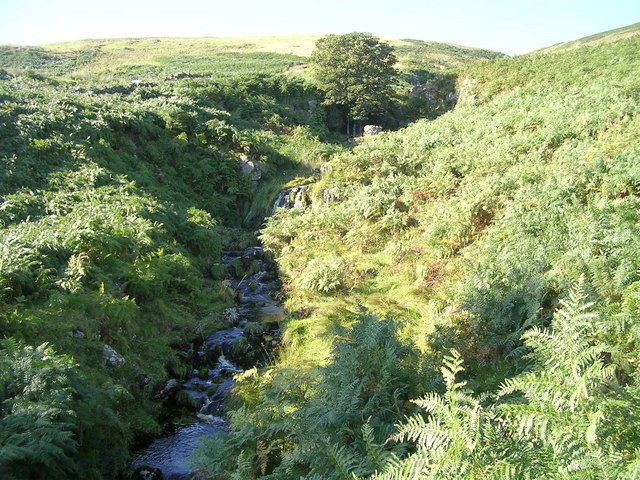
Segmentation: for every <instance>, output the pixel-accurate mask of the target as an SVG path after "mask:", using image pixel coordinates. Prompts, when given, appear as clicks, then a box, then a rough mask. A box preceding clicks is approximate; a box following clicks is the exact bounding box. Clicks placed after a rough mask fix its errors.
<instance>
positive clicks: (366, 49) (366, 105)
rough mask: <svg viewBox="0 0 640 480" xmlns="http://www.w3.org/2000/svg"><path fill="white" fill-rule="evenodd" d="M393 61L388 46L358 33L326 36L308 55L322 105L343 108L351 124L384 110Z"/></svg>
mask: <svg viewBox="0 0 640 480" xmlns="http://www.w3.org/2000/svg"><path fill="white" fill-rule="evenodd" d="M396 61H397V59H396V57H395V55H394V54H393V49H392V47H391V46H390V45H389V44H388V43H386V42H383V41H381V40H380V39H379V38H377V37H374V36H373V35H371V34H369V33H359V32H354V33H348V34H346V35H327V36H325V37H323V38H321V39H320V40H318V41H317V42H316V48H315V50H314V51H313V53H312V54H311V65H312V67H313V74H314V77H315V79H316V81H317V82H318V85H319V87H320V89H322V90H323V91H324V92H325V95H326V97H325V102H324V103H325V104H327V105H339V106H343V107H345V108H346V109H347V117H348V118H350V119H352V120H365V119H368V118H371V116H375V115H380V114H381V113H383V112H384V111H385V110H386V108H387V106H388V103H389V99H390V97H391V96H392V95H393V85H394V83H395V81H396V78H397V72H396V70H395V68H394V65H395V63H396Z"/></svg>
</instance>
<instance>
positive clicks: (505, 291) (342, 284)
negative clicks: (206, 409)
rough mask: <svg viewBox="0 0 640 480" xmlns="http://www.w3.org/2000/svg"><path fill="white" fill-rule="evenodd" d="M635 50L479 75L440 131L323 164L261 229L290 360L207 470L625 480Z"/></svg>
mask: <svg viewBox="0 0 640 480" xmlns="http://www.w3.org/2000/svg"><path fill="white" fill-rule="evenodd" d="M638 51H640V37H638V36H634V37H631V38H626V39H621V40H617V41H613V42H607V43H603V44H601V45H597V46H593V47H590V48H577V49H572V50H569V51H567V52H563V53H557V54H553V55H544V56H522V57H519V58H515V59H504V60H498V61H494V62H491V63H483V64H480V65H477V66H471V67H469V68H466V69H464V70H463V71H462V72H461V75H460V80H459V87H460V88H461V89H462V90H464V92H461V101H459V103H458V105H457V106H456V108H455V109H454V110H453V111H451V112H449V113H447V114H445V115H443V116H441V117H439V118H437V119H436V120H434V121H431V122H429V121H419V122H416V123H415V124H413V125H411V126H409V127H407V128H406V129H403V130H401V131H399V132H395V133H388V134H383V135H380V136H378V137H374V138H371V139H368V140H367V141H365V142H364V143H363V144H362V145H361V146H358V147H356V148H355V149H353V150H352V151H349V152H344V153H343V154H340V155H337V156H334V157H333V158H332V160H331V161H330V162H329V164H328V165H327V166H325V167H324V168H323V175H322V177H321V179H320V180H319V181H318V182H317V183H316V184H315V185H314V186H312V197H313V203H312V207H311V208H308V209H304V210H303V209H297V210H290V211H281V212H279V213H278V214H277V215H275V216H274V217H271V218H270V219H269V221H268V222H267V225H266V228H265V229H263V232H262V241H263V243H264V245H265V246H266V247H268V248H269V249H270V250H271V251H273V252H274V255H275V256H276V257H277V259H278V262H279V265H280V267H281V269H282V272H283V275H284V278H285V290H286V291H287V293H288V300H287V303H286V306H287V309H288V311H289V312H290V314H291V320H290V321H289V322H288V323H287V325H286V330H285V333H284V336H285V339H286V346H285V348H284V351H283V352H282V353H281V354H280V356H279V359H278V361H277V362H276V363H275V365H274V366H273V367H271V368H269V369H268V370H266V371H264V372H262V373H261V374H255V375H254V376H253V377H251V378H249V379H245V380H244V382H243V383H242V384H241V385H240V386H239V389H238V395H239V397H240V398H241V399H242V402H243V404H244V407H243V408H241V409H239V410H237V411H236V412H235V413H234V414H233V417H232V418H233V423H232V433H231V435H230V436H229V437H228V438H226V439H225V440H224V442H223V444H222V446H221V445H217V446H216V448H205V449H203V451H202V454H201V459H200V464H201V465H202V466H203V468H205V469H206V471H207V472H209V474H210V475H211V476H215V475H217V474H224V473H225V472H236V474H237V475H239V476H240V477H245V478H250V477H253V476H254V475H255V476H256V477H259V478H301V477H302V478H347V476H348V475H351V474H353V475H355V476H356V477H357V478H368V477H369V476H370V475H372V474H374V472H378V474H377V475H374V476H373V478H421V479H427V478H434V479H442V478H450V479H463V478H468V479H475V478H496V479H498V478H500V479H503V478H540V479H544V478H635V475H636V474H637V467H638V462H639V461H640V459H639V457H638V450H637V446H638V445H639V443H638V442H639V441H640V438H638V435H637V432H638V431H639V430H638V428H637V427H638V425H639V422H640V420H639V417H638V416H637V414H636V413H634V412H636V411H637V406H638V404H639V401H638V400H639V399H640V397H639V396H638V385H639V383H638V379H639V378H638V374H639V373H638V369H637V366H638V365H637V360H638V358H639V354H640V352H639V351H638V345H639V344H638V343H637V338H638V334H640V330H638V325H640V323H639V322H638V320H639V318H638V309H637V306H638V300H639V297H638V291H639V290H638V287H639V285H640V283H639V282H640V276H639V275H640V263H638V258H639V257H638V252H639V251H640V243H639V241H638V239H640V231H639V225H640V203H639V202H640V200H639V199H640V190H639V184H638V178H640V177H639V173H640V172H639V171H638V165H639V163H638V159H639V158H640V144H639V143H638V138H639V134H640V109H639V105H640V102H639V100H640V97H639V96H638V94H639V92H640V83H639V82H640V81H639V79H640V57H638V55H637V52H638ZM418 407H420V408H418ZM394 432H395V433H394ZM267 473H268V474H269V475H266V474H267ZM261 475H264V477H263V476H261Z"/></svg>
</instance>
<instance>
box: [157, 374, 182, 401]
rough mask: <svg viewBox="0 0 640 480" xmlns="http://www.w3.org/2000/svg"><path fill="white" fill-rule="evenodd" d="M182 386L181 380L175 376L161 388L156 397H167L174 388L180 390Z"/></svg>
mask: <svg viewBox="0 0 640 480" xmlns="http://www.w3.org/2000/svg"><path fill="white" fill-rule="evenodd" d="M180 388H181V385H180V382H178V380H176V379H175V378H172V379H171V380H169V381H168V382H167V384H166V385H165V386H164V388H163V389H162V390H160V393H159V394H158V395H156V398H165V397H167V396H168V395H169V393H171V392H173V391H174V390H179V389H180Z"/></svg>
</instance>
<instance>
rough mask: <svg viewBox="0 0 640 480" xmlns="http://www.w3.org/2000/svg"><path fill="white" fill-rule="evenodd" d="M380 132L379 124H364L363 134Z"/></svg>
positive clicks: (367, 135)
mask: <svg viewBox="0 0 640 480" xmlns="http://www.w3.org/2000/svg"><path fill="white" fill-rule="evenodd" d="M381 132H382V127H381V126H380V125H365V126H364V136H365V137H370V136H371V135H378V134H379V133H381Z"/></svg>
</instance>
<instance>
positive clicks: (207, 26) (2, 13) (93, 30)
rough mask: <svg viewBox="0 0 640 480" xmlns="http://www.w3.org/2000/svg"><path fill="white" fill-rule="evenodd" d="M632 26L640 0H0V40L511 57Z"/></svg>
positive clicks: (639, 11) (639, 19) (638, 16)
mask: <svg viewBox="0 0 640 480" xmlns="http://www.w3.org/2000/svg"><path fill="white" fill-rule="evenodd" d="M636 22H640V0H320V1H315V0H313V1H306V0H171V1H166V0H152V1H150V0H110V1H93V0H0V44H13V45H40V44H44V43H53V42H62V41H71V40H81V39H88V38H119V37H155V36H163V37H201V36H209V37H228V36H263V35H288V34H291V35H295V34H314V35H324V34H328V33H337V34H341V33H349V32H354V31H358V32H369V33H372V34H373V35H376V36H379V37H383V38H413V39H419V40H429V41H440V42H447V43H455V44H458V45H466V46H470V47H478V48H488V49H491V50H497V51H501V52H504V53H507V54H510V55H513V54H520V53H525V52H528V51H531V50H535V49H538V48H542V47H546V46H550V45H553V44H555V43H559V42H564V41H569V40H575V39H577V38H580V37H584V36H587V35H591V34H594V33H599V32H602V31H605V30H611V29H613V28H618V27H622V26H626V25H629V24H632V23H636Z"/></svg>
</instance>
